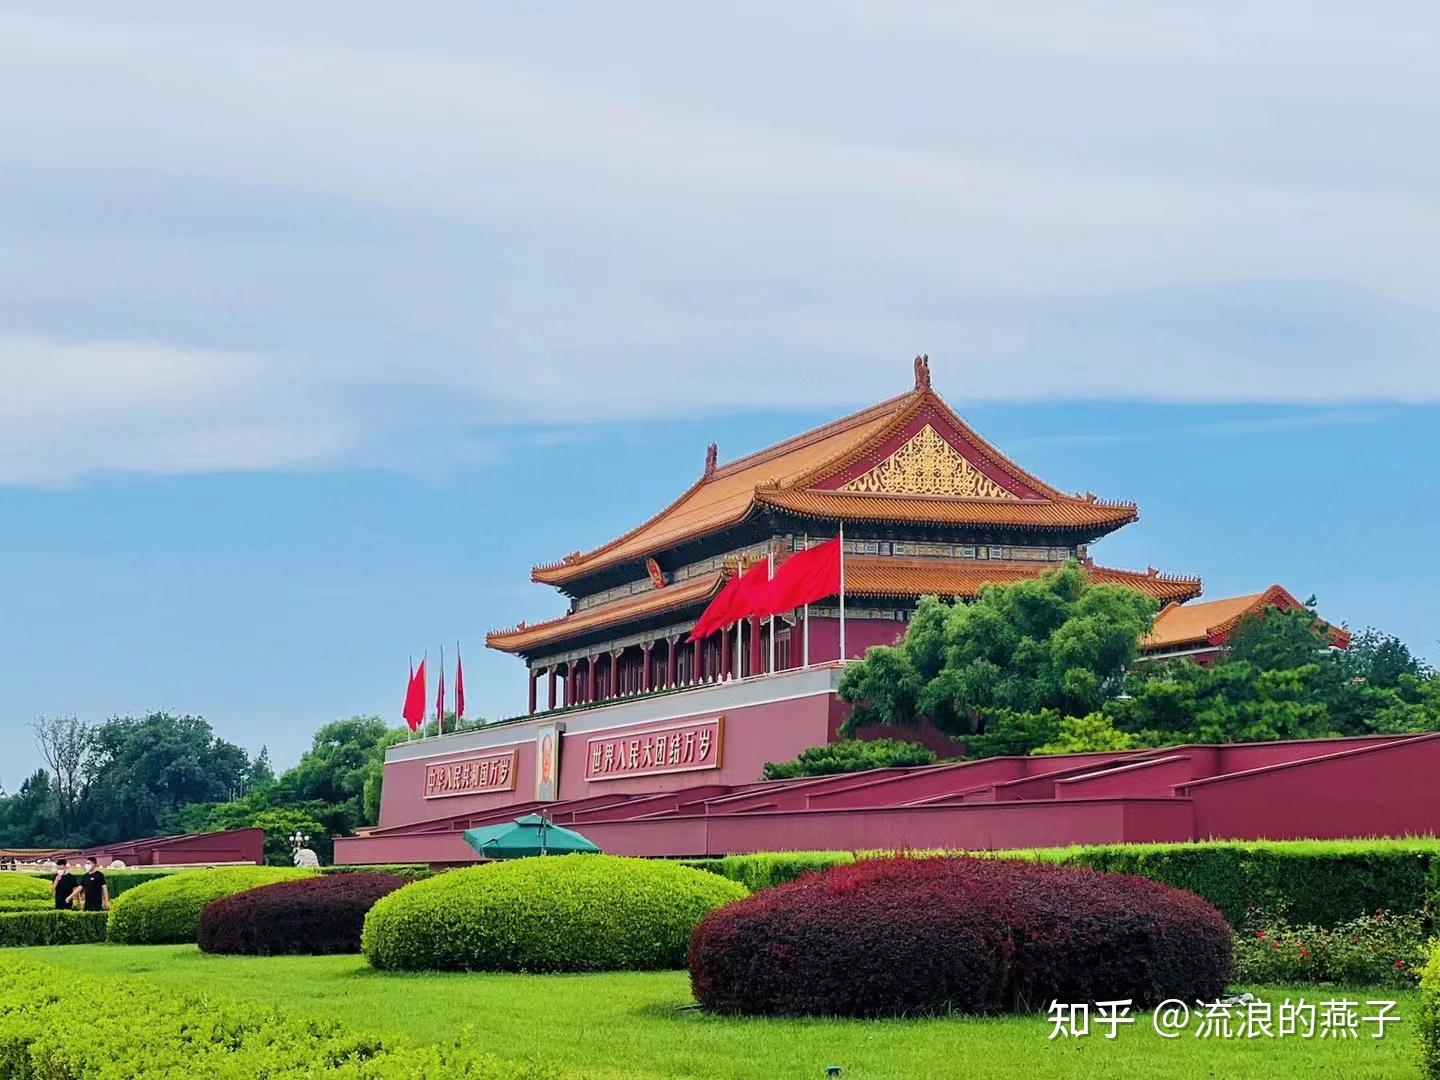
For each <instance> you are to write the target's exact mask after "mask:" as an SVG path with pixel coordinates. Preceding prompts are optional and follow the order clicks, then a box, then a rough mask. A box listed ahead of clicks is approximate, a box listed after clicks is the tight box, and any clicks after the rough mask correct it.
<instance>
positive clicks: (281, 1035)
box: [0, 958, 558, 1080]
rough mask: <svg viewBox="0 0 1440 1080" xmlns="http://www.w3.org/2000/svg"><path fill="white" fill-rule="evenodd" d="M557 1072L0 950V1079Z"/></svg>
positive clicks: (520, 1075)
mask: <svg viewBox="0 0 1440 1080" xmlns="http://www.w3.org/2000/svg"><path fill="white" fill-rule="evenodd" d="M321 1075H323V1076H327V1077H336V1078H339V1080H410V1078H412V1077H415V1078H419V1080H448V1078H450V1077H462V1078H465V1080H558V1074H557V1073H555V1072H554V1071H553V1070H550V1069H547V1068H542V1067H540V1066H535V1065H530V1064H524V1063H518V1064H517V1063H514V1062H506V1061H501V1060H499V1059H497V1058H494V1057H491V1056H489V1055H486V1054H479V1053H476V1052H474V1051H473V1050H469V1049H466V1048H465V1047H462V1046H461V1045H460V1044H459V1042H458V1040H457V1041H455V1042H450V1043H444V1044H440V1045H429V1046H418V1045H416V1044H414V1043H412V1042H410V1041H409V1040H406V1039H403V1038H399V1037H395V1036H390V1035H381V1036H377V1035H368V1034H357V1033H354V1032H350V1031H346V1030H345V1029H344V1028H342V1027H341V1026H340V1025H339V1024H337V1023H334V1022H333V1021H329V1020H314V1019H303V1018H299V1017H290V1016H286V1015H285V1014H283V1013H280V1012H277V1011H276V1010H275V1009H272V1008H270V1007H268V1006H265V1005H259V1004H256V1003H253V1002H245V1003H241V1002H232V1001H226V1000H224V999H223V998H221V999H217V998H215V997H213V996H211V995H209V994H199V993H193V992H191V993H176V992H172V991H165V990H161V989H159V988H157V987H153V986H150V985H148V984H146V983H144V982H141V981H139V980H131V979H113V978H106V977H91V976H85V977H83V978H76V975H75V972H74V971H73V970H70V969H60V968H56V967H52V966H50V965H48V964H43V963H39V962H37V961H33V960H30V959H28V958H26V959H20V958H15V959H10V958H7V959H6V962H5V964H4V965H3V967H0V1076H7V1077H16V1078H17V1080H92V1078H97V1080H105V1078H109V1080H119V1078H121V1077H127V1078H133V1080H169V1078H170V1077H176V1076H203V1077H205V1078H206V1080H254V1078H255V1077H257V1076H264V1077H268V1078H269V1080H309V1078H311V1077H314V1076H321Z"/></svg>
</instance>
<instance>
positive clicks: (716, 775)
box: [335, 665, 1440, 864]
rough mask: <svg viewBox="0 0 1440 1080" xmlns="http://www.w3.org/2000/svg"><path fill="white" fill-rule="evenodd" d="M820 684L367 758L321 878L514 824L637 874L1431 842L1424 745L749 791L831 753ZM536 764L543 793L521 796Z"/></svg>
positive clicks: (1435, 807)
mask: <svg viewBox="0 0 1440 1080" xmlns="http://www.w3.org/2000/svg"><path fill="white" fill-rule="evenodd" d="M838 679H839V670H838V668H837V667H836V666H833V665H831V666H824V667H818V668H811V669H809V670H805V671H791V672H783V673H779V674H775V675H769V676H762V677H759V678H753V679H746V680H737V681H733V682H729V683H725V684H720V685H712V686H707V687H701V688H697V689H692V690H688V691H683V692H680V693H676V694H670V695H662V696H659V697H647V698H636V699H634V700H631V701H623V702H616V703H612V704H608V705H605V706H601V707H598V708H594V709H588V710H581V711H576V712H570V713H564V714H561V715H558V716H551V717H549V718H547V717H544V716H542V717H538V718H527V719H526V720H523V721H518V722H514V723H509V724H502V725H495V726H493V727H490V728H486V729H483V730H480V731H475V732H465V733H461V734H457V735H449V736H444V737H441V738H432V739H426V740H420V741H416V742H413V743H408V744H402V745H400V746H397V747H394V748H392V750H391V751H390V753H389V754H388V755H387V759H386V764H385V780H384V787H383V789H382V790H383V795H382V802H381V814H380V825H379V826H378V827H376V828H374V829H371V830H367V831H366V832H364V833H363V834H362V835H359V836H355V837H337V838H336V840H335V861H336V862H337V863H352V864H359V863H386V862H430V863H461V862H470V861H474V860H475V859H476V855H475V852H473V851H472V850H471V849H470V848H469V847H468V845H466V844H465V842H464V840H463V838H462V835H461V834H462V833H463V831H464V830H465V829H467V828H471V827H474V826H477V825H486V824H495V823H499V822H503V821H506V820H509V819H510V818H513V817H515V816H516V815H518V814H521V813H528V812H531V811H541V812H543V813H545V814H546V815H547V816H549V817H550V818H551V819H552V820H553V821H555V822H556V823H557V824H561V825H566V826H568V827H573V828H576V829H578V830H579V831H581V832H583V833H584V834H585V835H586V836H588V837H590V838H591V839H592V840H594V841H595V842H596V843H597V844H599V845H600V847H601V848H603V849H604V850H606V851H611V852H616V853H619V854H629V855H652V856H700V855H719V854H730V853H736V852H746V851H762V850H763V851H783V850H807V849H865V848H883V849H901V848H912V849H914V848H937V847H943V848H967V849H972V850H981V849H998V848H1014V847H1049V846H1061V845H1066V844H1077V843H1096V844H1098V843H1119V842H1143V841H1183V840H1198V839H1207V838H1235V839H1257V838H1271V839H1297V838H1304V837H1315V838H1333V837H1356V836H1385V835H1389V836H1396V835H1419V834H1433V833H1437V832H1440V786H1437V785H1435V784H1434V782H1433V778H1434V777H1435V776H1437V775H1440V734H1429V735H1412V736H1372V737H1363V738H1347V739H1322V740H1303V741H1294V742H1273V743H1249V744H1235V745H1224V746H1203V745H1185V746H1174V747H1167V748H1164V749H1158V750H1140V751H1127V752H1118V753H1097V754H1070V755H1057V756H1053V757H1007V758H990V759H986V760H981V761H950V762H943V763H941V764H938V765H933V766H926V767H921V768H911V769H880V770H873V771H870V772H865V773H853V774H848V775H843V776H831V777H822V778H817V779H808V780H797V781H770V782H760V781H759V780H758V778H759V776H760V772H761V768H762V766H763V765H764V763H765V762H766V761H782V760H785V759H787V758H791V757H794V756H795V755H796V754H797V753H799V752H800V751H801V750H803V749H805V748H807V747H811V746H816V745H819V744H822V743H825V742H827V741H830V740H832V739H834V738H835V737H836V732H837V729H838V726H839V724H840V722H841V720H842V719H843V717H844V715H845V713H844V708H845V707H844V705H843V703H842V702H840V701H839V700H838V698H837V697H836V696H835V686H836V684H837V682H838ZM547 719H548V720H549V721H550V722H552V723H557V724H558V725H560V726H561V727H563V730H555V729H553V728H549V727H547ZM547 734H548V735H549V738H550V745H551V747H552V751H551V753H550V754H548V755H547V754H545V753H544V752H543V751H542V750H541V749H540V747H542V746H543V745H545V740H546V736H547ZM927 738H933V733H927ZM557 740H558V743H559V753H558V755H556V754H554V752H553V746H554V744H555V742H556V741H557ZM547 757H548V759H549V761H550V765H551V769H550V772H549V774H548V776H549V778H550V779H552V780H553V781H555V783H554V784H553V786H547V785H539V786H538V788H537V783H538V781H539V780H540V779H541V778H540V776H539V775H538V774H539V772H540V765H541V761H542V759H544V758H547ZM537 795H540V796H542V797H540V798H537Z"/></svg>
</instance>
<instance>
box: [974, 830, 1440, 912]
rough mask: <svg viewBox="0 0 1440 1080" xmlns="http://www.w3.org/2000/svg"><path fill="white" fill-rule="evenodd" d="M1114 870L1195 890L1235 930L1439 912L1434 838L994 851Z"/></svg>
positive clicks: (1439, 854) (1438, 856)
mask: <svg viewBox="0 0 1440 1080" xmlns="http://www.w3.org/2000/svg"><path fill="white" fill-rule="evenodd" d="M997 854H999V855H1004V856H1007V857H1017V858H1026V857H1029V858H1036V859H1042V860H1044V861H1047V862H1058V863H1064V864H1068V865H1074V866H1088V867H1091V868H1092V869H1095V870H1109V871H1113V872H1115V873H1120V874H1137V875H1139V876H1140V877H1146V878H1150V879H1152V880H1154V881H1163V882H1165V883H1166V884H1168V885H1175V886H1178V887H1179V888H1182V889H1189V890H1190V891H1191V892H1196V893H1199V894H1200V895H1201V896H1203V897H1205V899H1207V900H1209V901H1210V902H1211V903H1212V904H1214V905H1215V906H1216V907H1218V908H1219V909H1220V911H1221V913H1222V914H1224V916H1225V918H1226V920H1227V921H1228V922H1229V923H1230V925H1232V926H1244V925H1246V924H1247V923H1249V922H1250V921H1252V920H1253V918H1254V916H1255V915H1256V913H1278V914H1281V915H1283V917H1284V918H1285V919H1286V920H1287V921H1289V922H1290V923H1292V924H1296V925H1303V924H1311V925H1314V926H1335V925H1337V924H1339V923H1343V922H1349V921H1350V920H1352V919H1358V918H1360V917H1361V916H1362V915H1372V914H1374V913H1375V912H1377V911H1393V912H1396V913H1400V914H1411V913H1415V912H1419V913H1422V914H1424V915H1426V916H1427V917H1428V918H1434V917H1435V916H1436V914H1437V913H1440V841H1436V840H1419V839H1417V840H1253V841H1206V842H1202V843H1194V844H1115V845H1107V846H1103V847H1075V848H1061V849H1051V850H1041V851H1030V852H997Z"/></svg>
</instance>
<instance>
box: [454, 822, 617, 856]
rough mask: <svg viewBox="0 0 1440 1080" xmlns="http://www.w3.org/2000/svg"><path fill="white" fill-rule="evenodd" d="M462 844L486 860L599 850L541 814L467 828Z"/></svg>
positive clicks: (575, 833)
mask: <svg viewBox="0 0 1440 1080" xmlns="http://www.w3.org/2000/svg"><path fill="white" fill-rule="evenodd" d="M465 842H466V843H467V844H469V845H470V846H471V847H472V848H474V849H475V850H476V851H478V852H479V853H480V854H481V855H483V856H484V857H485V858H487V859H523V858H525V857H526V856H527V855H570V854H573V853H575V852H579V851H585V852H598V851H599V850H600V849H599V848H598V847H596V846H595V845H594V844H592V843H591V842H590V841H589V840H586V839H585V837H583V836H581V835H580V834H579V833H578V832H574V831H572V830H570V829H562V828H561V827H560V826H559V825H552V824H550V822H549V821H548V820H546V819H545V818H544V817H542V816H541V815H540V814H526V815H525V816H524V817H518V818H516V819H515V820H514V821H512V822H509V823H507V824H505V825H486V826H483V827H482V828H479V829H466V830H465Z"/></svg>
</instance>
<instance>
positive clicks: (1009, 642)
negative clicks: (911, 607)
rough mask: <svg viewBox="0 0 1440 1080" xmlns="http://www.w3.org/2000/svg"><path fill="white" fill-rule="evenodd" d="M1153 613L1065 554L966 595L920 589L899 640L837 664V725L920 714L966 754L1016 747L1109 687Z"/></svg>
mask: <svg viewBox="0 0 1440 1080" xmlns="http://www.w3.org/2000/svg"><path fill="white" fill-rule="evenodd" d="M1154 614H1155V605H1154V603H1153V602H1152V601H1150V600H1148V599H1147V598H1145V597H1144V596H1142V595H1141V594H1139V593H1138V592H1136V591H1135V590H1133V589H1127V588H1124V587H1121V586H1113V585H1094V584H1092V583H1091V581H1090V579H1089V576H1088V575H1087V574H1086V573H1085V571H1084V570H1083V569H1081V568H1080V566H1079V565H1078V564H1075V563H1073V562H1072V563H1070V564H1069V565H1067V566H1066V567H1065V568H1064V569H1061V570H1056V571H1052V572H1050V573H1048V574H1045V575H1044V576H1042V577H1040V578H1038V579H1036V580H1034V581H1026V582H1020V583H1017V584H1014V585H992V586H987V587H986V588H984V589H982V590H981V592H980V595H979V597H978V598H977V599H976V600H975V601H974V602H973V603H968V604H967V603H962V602H955V603H949V602H946V601H943V600H940V599H938V598H936V597H923V598H922V599H921V600H920V603H919V605H918V606H917V608H916V611H915V616H914V618H913V619H912V620H911V623H910V625H909V627H908V628H907V630H906V633H905V636H904V638H903V639H902V640H901V641H900V642H899V644H897V645H895V646H893V647H889V648H874V649H871V650H870V651H869V652H868V653H867V654H866V656H865V658H864V659H863V660H861V661H859V662H858V663H855V664H851V665H849V666H848V667H847V668H846V671H845V675H844V676H843V677H842V679H841V681H840V690H839V693H840V696H841V698H842V699H844V700H845V701H847V702H850V703H851V705H852V706H853V708H852V712H851V714H850V717H849V720H848V721H847V724H846V731H847V732H853V731H855V730H856V729H858V728H859V727H863V726H866V725H868V724H886V725H896V726H913V725H914V724H916V723H917V722H918V721H919V719H920V718H921V717H922V716H925V717H929V718H930V719H931V720H932V721H933V722H934V724H935V726H936V727H938V728H939V729H940V730H941V731H944V732H947V733H949V734H951V735H953V736H956V737H964V738H965V740H966V753H967V756H974V755H984V754H989V753H997V752H1019V753H1024V752H1026V751H1028V750H1030V749H1033V748H1034V747H1035V746H1038V745H1041V744H1043V743H1045V742H1048V741H1050V739H1051V738H1053V737H1054V736H1056V735H1057V734H1058V724H1059V721H1060V720H1061V719H1063V718H1065V717H1072V716H1085V715H1087V714H1089V713H1091V712H1093V711H1095V710H1097V709H1099V708H1100V707H1101V706H1102V705H1103V704H1104V702H1105V700H1106V699H1107V698H1108V697H1109V696H1111V695H1112V694H1114V693H1115V692H1117V691H1118V690H1119V688H1120V687H1121V686H1122V685H1123V680H1124V676H1125V672H1126V670H1127V668H1128V667H1129V665H1130V664H1131V663H1132V662H1133V661H1134V659H1135V656H1136V654H1137V652H1138V650H1139V641H1140V638H1141V637H1142V636H1143V635H1144V634H1145V633H1146V632H1147V631H1148V630H1149V628H1150V625H1151V622H1152V621H1153V618H1154ZM1002 747H1003V748H1005V749H1004V750H1003V751H1002V750H1001V748H1002Z"/></svg>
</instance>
